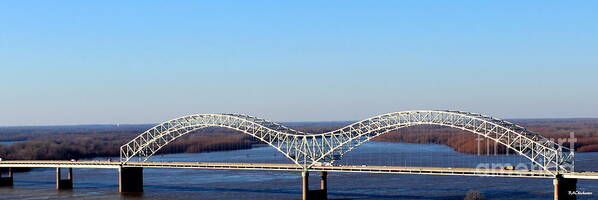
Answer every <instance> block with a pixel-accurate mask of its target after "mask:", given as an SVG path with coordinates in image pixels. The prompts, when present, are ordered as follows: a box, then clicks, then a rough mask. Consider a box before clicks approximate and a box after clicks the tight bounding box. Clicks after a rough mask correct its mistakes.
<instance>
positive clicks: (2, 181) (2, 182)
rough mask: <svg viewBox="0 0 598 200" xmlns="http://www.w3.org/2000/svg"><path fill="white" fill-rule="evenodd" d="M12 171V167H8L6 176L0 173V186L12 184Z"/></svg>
mask: <svg viewBox="0 0 598 200" xmlns="http://www.w3.org/2000/svg"><path fill="white" fill-rule="evenodd" d="M12 176H13V173H12V168H10V167H9V168H8V176H7V177H2V173H0V187H2V186H12V185H13V178H12Z"/></svg>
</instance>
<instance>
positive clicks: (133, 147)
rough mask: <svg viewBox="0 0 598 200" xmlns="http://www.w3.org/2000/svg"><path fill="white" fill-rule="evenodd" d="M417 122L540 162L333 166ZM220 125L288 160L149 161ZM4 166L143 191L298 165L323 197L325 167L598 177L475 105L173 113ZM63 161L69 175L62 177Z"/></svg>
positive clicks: (558, 192)
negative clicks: (68, 152) (188, 172)
mask: <svg viewBox="0 0 598 200" xmlns="http://www.w3.org/2000/svg"><path fill="white" fill-rule="evenodd" d="M417 125H435V126H445V127H452V128H456V129H460V130H464V131H467V132H470V133H472V134H477V135H479V136H481V137H484V138H487V139H489V140H492V141H494V142H496V143H498V144H501V145H504V146H505V147H507V148H508V149H510V150H511V151H513V152H516V153H517V154H518V155H520V156H522V157H524V158H527V159H528V160H529V161H530V164H531V165H533V166H536V167H537V168H538V170H506V169H473V168H435V167H399V166H365V165H362V166H359V165H357V166H346V165H344V166H339V165H335V164H334V162H335V161H337V160H340V159H341V158H342V157H343V156H344V155H345V154H347V153H348V152H350V151H351V150H353V149H355V148H356V147H358V146H360V145H361V144H363V143H365V142H367V141H369V140H371V139H372V138H375V137H377V136H379V135H382V134H384V133H388V132H390V131H394V130H398V129H401V128H405V127H411V126H417ZM207 127H223V128H229V129H233V130H236V131H239V132H242V133H245V134H248V135H251V136H253V137H255V138H256V139H258V140H260V141H261V142H263V143H265V144H268V145H269V146H271V147H272V148H274V149H276V150H277V151H278V152H280V153H281V154H282V155H284V156H285V157H286V158H288V159H289V160H290V162H291V163H290V164H268V163H207V162H150V161H148V159H149V158H150V157H151V156H152V155H154V154H155V153H156V152H158V151H159V150H160V149H161V148H162V147H164V146H166V145H168V144H170V143H171V142H172V141H174V140H176V139H177V138H179V137H181V136H184V135H186V134H188V133H190V132H193V131H196V130H199V129H203V128H207ZM0 167H3V168H9V169H12V168H19V167H27V168H56V169H57V170H56V171H57V173H56V174H57V178H56V184H57V189H68V188H72V178H73V174H72V168H112V169H118V170H119V191H120V192H142V191H143V168H191V169H226V170H283V171H300V172H301V175H302V188H303V189H302V198H303V199H304V200H305V199H326V196H327V195H326V193H327V190H328V188H327V173H328V172H357V173H389V174H427V175H453V176H454V175H459V176H486V177H525V178H551V179H553V180H554V181H553V183H554V188H555V190H554V196H555V199H575V198H576V197H575V195H570V194H569V191H575V189H576V182H577V179H598V173H596V172H584V173H580V172H574V171H573V169H574V152H573V150H572V149H569V148H567V147H564V146H562V145H561V144H558V143H556V142H555V141H553V140H550V139H548V138H545V137H543V136H542V135H540V134H538V133H536V132H533V131H530V130H527V129H525V128H524V127H521V126H519V125H516V124H513V123H511V122H508V121H505V120H502V119H499V118H495V117H490V116H486V115H482V114H477V113H469V112H461V111H449V110H415V111H404V112H395V113H388V114H383V115H379V116H375V117H371V118H368V119H365V120H361V121H358V122H355V123H353V124H350V125H348V126H345V127H343V128H340V129H338V130H335V131H330V132H326V133H319V134H312V133H306V132H301V131H297V130H293V129H291V128H288V127H285V126H283V125H280V124H278V123H275V122H270V121H267V120H265V119H262V118H258V117H253V116H249V115H244V114H197V115H188V116H184V117H180V118H176V119H172V120H169V121H166V122H163V123H161V124H158V125H157V126H155V127H152V128H150V129H149V130H147V131H145V132H143V133H141V134H140V135H139V136H137V137H135V138H134V139H132V140H131V141H130V142H128V143H126V144H124V145H123V146H121V148H120V161H114V162H108V161H74V162H73V161H34V160H19V161H0ZM61 168H68V169H69V171H68V176H67V177H68V178H67V179H66V180H63V179H62V178H61V173H62V172H61ZM309 171H320V172H321V180H320V182H321V184H320V189H318V190H310V189H309V187H308V185H309V184H308V183H309ZM12 184H13V174H12V171H11V170H9V176H8V177H3V178H0V185H12Z"/></svg>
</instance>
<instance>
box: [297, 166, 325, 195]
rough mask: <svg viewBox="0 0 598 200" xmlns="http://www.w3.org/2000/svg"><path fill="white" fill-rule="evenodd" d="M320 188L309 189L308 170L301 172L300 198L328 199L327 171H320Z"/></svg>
mask: <svg viewBox="0 0 598 200" xmlns="http://www.w3.org/2000/svg"><path fill="white" fill-rule="evenodd" d="M320 176H321V178H320V189H319V190H310V189H309V171H302V172H301V187H302V191H301V198H302V199H303V200H327V199H328V177H327V176H328V173H327V172H325V171H322V172H320Z"/></svg>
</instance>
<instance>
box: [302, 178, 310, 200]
mask: <svg viewBox="0 0 598 200" xmlns="http://www.w3.org/2000/svg"><path fill="white" fill-rule="evenodd" d="M301 187H302V190H301V199H303V200H308V199H309V171H302V172H301Z"/></svg>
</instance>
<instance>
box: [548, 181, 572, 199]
mask: <svg viewBox="0 0 598 200" xmlns="http://www.w3.org/2000/svg"><path fill="white" fill-rule="evenodd" d="M552 183H553V184H554V200H575V199H577V195H576V194H575V192H576V190H577V179H572V178H563V176H562V175H557V176H556V178H555V179H553V181H552Z"/></svg>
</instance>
